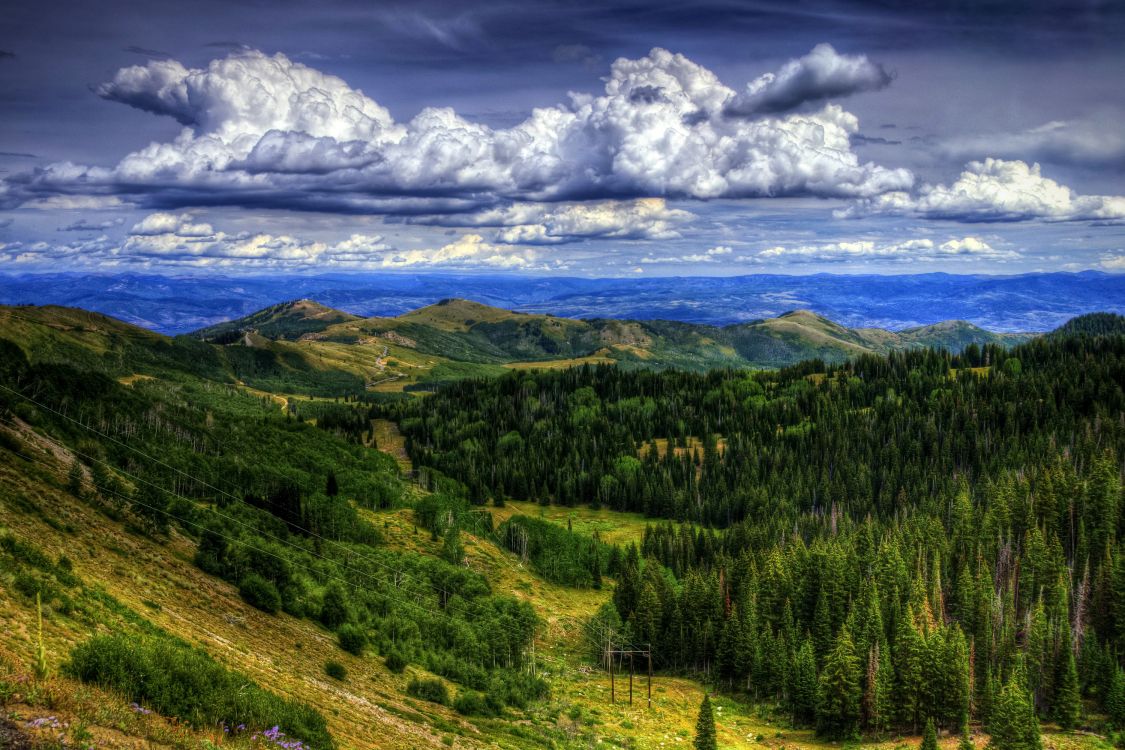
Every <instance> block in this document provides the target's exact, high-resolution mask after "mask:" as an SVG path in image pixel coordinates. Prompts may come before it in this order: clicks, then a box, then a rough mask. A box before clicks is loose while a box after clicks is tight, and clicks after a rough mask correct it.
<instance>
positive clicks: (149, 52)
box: [124, 44, 171, 59]
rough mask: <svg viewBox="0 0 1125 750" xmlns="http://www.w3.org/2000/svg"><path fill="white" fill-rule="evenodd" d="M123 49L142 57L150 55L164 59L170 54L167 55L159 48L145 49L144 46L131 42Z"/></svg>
mask: <svg viewBox="0 0 1125 750" xmlns="http://www.w3.org/2000/svg"><path fill="white" fill-rule="evenodd" d="M124 49H125V51H126V52H132V53H133V54H134V55H141V56H142V57H152V58H156V59H165V58H169V57H171V55H169V54H168V53H167V52H161V51H160V50H156V49H147V48H145V47H138V46H137V45H135V44H131V45H129V46H128V47H125V48H124Z"/></svg>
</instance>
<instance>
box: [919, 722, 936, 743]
mask: <svg viewBox="0 0 1125 750" xmlns="http://www.w3.org/2000/svg"><path fill="white" fill-rule="evenodd" d="M921 750H938V746H937V730H936V729H935V728H934V720H933V719H926V729H925V730H924V731H923V732H922V747H921Z"/></svg>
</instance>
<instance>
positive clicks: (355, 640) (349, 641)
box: [336, 623, 367, 656]
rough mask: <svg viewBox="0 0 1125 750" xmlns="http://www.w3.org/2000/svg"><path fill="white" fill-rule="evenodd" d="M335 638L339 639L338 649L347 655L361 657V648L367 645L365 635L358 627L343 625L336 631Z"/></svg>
mask: <svg viewBox="0 0 1125 750" xmlns="http://www.w3.org/2000/svg"><path fill="white" fill-rule="evenodd" d="M336 637H337V638H339V639H340V648H342V649H344V650H345V651H347V652H348V653H349V654H355V655H356V656H362V655H363V648H364V646H366V645H367V634H366V633H364V632H363V629H362V628H360V627H359V626H358V625H351V624H349V623H344V624H343V625H341V626H340V629H339V630H337V631H336Z"/></svg>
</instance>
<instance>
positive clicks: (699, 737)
mask: <svg viewBox="0 0 1125 750" xmlns="http://www.w3.org/2000/svg"><path fill="white" fill-rule="evenodd" d="M692 747H694V748H695V750H718V740H717V738H716V735H715V712H714V711H713V710H712V709H711V696H709V695H707V693H704V694H703V702H702V703H700V704H699V718H698V719H697V720H696V722H695V740H694V741H693V742H692Z"/></svg>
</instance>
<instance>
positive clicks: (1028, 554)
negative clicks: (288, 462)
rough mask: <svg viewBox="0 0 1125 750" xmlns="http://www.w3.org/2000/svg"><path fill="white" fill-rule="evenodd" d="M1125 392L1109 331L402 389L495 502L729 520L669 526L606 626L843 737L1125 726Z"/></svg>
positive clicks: (641, 559)
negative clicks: (786, 363)
mask: <svg viewBox="0 0 1125 750" xmlns="http://www.w3.org/2000/svg"><path fill="white" fill-rule="evenodd" d="M1092 325H1093V329H1094V330H1092V331H1091V332H1090V333H1091V334H1097V333H1100V332H1101V331H1103V330H1104V329H1105V325H1104V321H1094V322H1093V323H1092ZM1075 330H1079V331H1081V330H1082V326H1075ZM1123 388H1125V337H1121V336H1102V335H1086V334H1083V335H1073V336H1061V335H1060V336H1054V337H1047V338H1043V339H1038V340H1035V341H1032V342H1030V343H1028V344H1025V345H1023V346H1020V347H1018V348H1016V349H1014V350H1011V351H1007V350H1004V349H1002V348H998V347H986V348H984V349H980V348H977V347H969V348H968V349H967V350H966V351H965V352H964V353H963V354H962V355H960V356H951V355H949V354H947V353H943V352H935V351H913V352H906V353H901V354H895V355H891V356H889V357H886V358H879V357H862V358H859V359H858V360H856V361H854V362H852V363H849V364H845V365H839V366H832V367H825V366H823V365H822V364H821V363H817V362H809V363H805V364H804V365H802V366H799V367H796V368H791V369H789V370H784V371H781V372H770V373H743V372H713V373H709V374H706V375H699V374H690V373H675V372H666V373H622V372H620V371H616V370H614V369H612V368H609V367H603V368H582V369H575V370H570V371H565V372H542V373H533V374H532V373H517V374H513V375H510V376H507V377H504V378H499V379H496V380H492V381H475V382H467V383H462V384H458V385H455V386H450V387H447V388H443V389H442V390H440V391H439V392H438V393H437V394H435V395H434V396H433V397H431V398H429V399H426V400H422V401H416V402H410V403H402V404H398V405H395V406H393V407H391V408H392V409H393V410H394V413H395V416H396V417H397V418H398V419H399V420H400V426H401V428H402V430H403V432H404V433H405V434H406V435H407V436H408V438H409V443H408V447H409V450H410V452H411V455H412V457H413V458H414V460H415V462H416V463H419V464H422V465H424V466H432V467H435V468H437V469H440V470H441V471H444V472H447V473H449V474H450V475H452V476H455V477H457V478H459V479H461V480H462V481H464V482H465V484H466V485H467V486H468V487H469V489H470V493H471V495H472V497H473V499H474V500H475V501H477V502H485V501H486V500H487V499H488V498H493V499H501V500H502V499H503V498H505V497H517V498H534V499H537V500H539V501H540V502H559V503H566V504H571V503H591V504H604V505H608V506H610V507H613V508H617V509H621V510H639V511H643V512H645V513H647V514H649V515H650V516H657V517H664V518H668V519H672V520H674V521H693V522H697V523H702V524H703V525H704V526H710V527H712V529H711V530H708V529H706V528H704V529H701V528H699V527H698V526H689V525H688V524H676V523H670V522H665V523H659V524H655V525H652V526H650V528H649V529H648V531H647V533H646V535H645V538H644V541H643V544H642V545H641V546H640V547H639V548H634V549H630V550H629V551H628V552H627V553H626V554H625V555H624V558H623V559H622V560H620V561H619V563H617V564H616V565H615V570H614V574H615V576H616V577H617V586H616V589H615V592H614V596H613V604H612V606H611V607H610V608H608V609H607V610H603V611H602V612H599V614H598V616H597V618H596V619H597V628H596V629H595V632H596V633H601V634H602V637H603V640H605V637H604V636H605V633H606V631H607V630H608V631H610V632H612V633H613V634H614V636H615V639H616V640H617V641H618V642H622V641H624V642H633V643H648V644H652V646H653V649H654V653H655V655H656V660H657V663H658V664H659V665H660V666H661V667H662V668H665V669H672V670H680V671H691V672H697V673H703V674H705V675H707V676H708V677H709V678H710V679H712V680H714V681H715V682H717V683H719V684H721V685H723V686H725V687H726V688H727V689H732V690H740V691H747V692H749V693H750V694H752V695H753V696H756V697H757V698H758V699H762V700H770V701H779V702H780V703H781V704H782V705H784V706H785V707H786V709H787V710H788V711H789V712H790V714H791V715H792V718H793V720H794V721H795V722H797V723H799V724H806V725H815V726H817V727H818V729H819V730H820V731H821V732H822V733H824V734H825V735H829V736H838V737H839V736H850V735H853V734H855V733H856V732H859V731H871V732H875V733H879V734H882V733H887V732H890V731H892V730H906V731H914V732H921V731H922V729H923V728H924V727H925V726H926V725H927V722H928V721H933V722H934V723H935V724H936V725H937V726H938V727H942V728H947V729H950V730H959V729H961V728H962V726H963V724H964V722H966V721H968V720H970V719H973V720H980V721H983V722H984V723H985V725H986V726H987V727H988V728H989V729H990V730H991V731H992V732H993V733H994V734H995V735H997V736H1011V737H1017V738H1018V737H1030V736H1032V735H1033V734H1035V733H1034V731H1033V727H1032V724H1033V723H1034V722H1035V721H1036V717H1038V718H1039V719H1042V720H1049V721H1055V722H1057V723H1058V724H1060V725H1061V726H1063V727H1065V728H1070V727H1074V726H1076V725H1078V724H1082V723H1091V722H1093V721H1101V719H1100V718H1097V717H1098V716H1105V717H1107V718H1108V720H1109V721H1110V722H1112V723H1114V724H1116V725H1117V726H1119V727H1125V674H1123V672H1122V670H1121V663H1122V656H1123V655H1125V547H1122V546H1121V544H1120V542H1119V540H1121V539H1123V538H1125V501H1123V499H1122V481H1121V474H1122V456H1125V390H1123ZM715 529H718V530H715ZM594 640H595V641H596V639H594ZM591 645H592V647H593V648H594V649H595V650H596V649H597V647H598V644H597V643H596V642H595V643H593V644H591Z"/></svg>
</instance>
